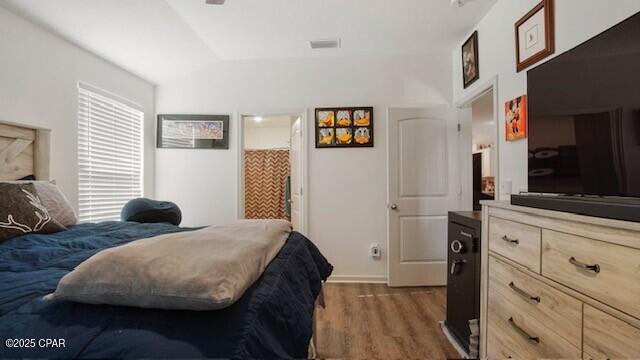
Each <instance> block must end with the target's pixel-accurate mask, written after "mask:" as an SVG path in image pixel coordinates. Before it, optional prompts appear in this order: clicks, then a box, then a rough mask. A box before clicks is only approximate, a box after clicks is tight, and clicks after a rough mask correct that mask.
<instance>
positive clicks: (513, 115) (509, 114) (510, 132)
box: [504, 95, 527, 141]
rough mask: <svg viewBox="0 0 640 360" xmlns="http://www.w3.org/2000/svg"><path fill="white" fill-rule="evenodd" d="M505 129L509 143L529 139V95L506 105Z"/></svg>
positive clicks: (510, 101)
mask: <svg viewBox="0 0 640 360" xmlns="http://www.w3.org/2000/svg"><path fill="white" fill-rule="evenodd" d="M504 114H505V118H504V128H505V136H506V140H507V141H514V140H520V139H526V138H527V95H522V96H520V97H517V98H515V99H513V100H509V101H507V102H506V103H505V104H504Z"/></svg>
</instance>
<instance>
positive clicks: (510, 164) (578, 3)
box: [451, 0, 640, 199]
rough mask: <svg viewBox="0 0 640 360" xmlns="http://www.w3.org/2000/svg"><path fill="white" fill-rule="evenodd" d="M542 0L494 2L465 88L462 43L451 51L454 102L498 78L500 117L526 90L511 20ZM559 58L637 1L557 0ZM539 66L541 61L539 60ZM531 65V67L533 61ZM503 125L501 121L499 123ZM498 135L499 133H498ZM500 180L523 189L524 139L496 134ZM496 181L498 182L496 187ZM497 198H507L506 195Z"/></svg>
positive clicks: (480, 30)
mask: <svg viewBox="0 0 640 360" xmlns="http://www.w3.org/2000/svg"><path fill="white" fill-rule="evenodd" d="M539 2H540V0H498V2H497V3H496V4H495V5H494V6H493V8H492V9H491V10H490V11H489V13H487V15H486V16H485V17H484V18H483V19H482V20H481V21H480V23H479V24H478V25H477V27H476V28H475V29H474V30H478V36H479V39H478V43H479V44H478V47H479V56H480V59H479V62H480V79H479V80H478V81H477V82H476V83H474V84H473V85H472V86H470V87H469V88H467V89H463V86H462V70H461V67H462V65H461V62H460V58H461V55H460V46H462V43H461V44H460V46H458V47H457V48H456V49H455V50H454V51H453V53H452V55H451V61H452V66H453V98H454V102H455V101H458V100H461V99H463V98H465V96H468V95H469V94H470V93H472V92H473V91H474V89H476V88H477V87H478V86H481V85H482V84H483V83H484V82H486V81H488V80H489V79H491V78H492V77H493V76H496V75H497V76H498V97H499V101H498V104H499V105H500V106H499V107H498V117H499V119H504V108H503V106H502V104H504V103H505V102H506V101H507V100H509V99H512V98H515V97H517V96H519V95H522V94H525V93H526V92H527V81H526V71H522V72H520V73H516V63H515V39H514V37H515V35H514V24H515V22H516V21H517V20H518V19H520V18H521V17H522V16H523V15H524V14H526V13H527V12H528V11H529V10H531V9H532V8H533V7H534V6H535V5H536V4H537V3H539ZM555 10H556V11H555V12H556V16H555V35H556V52H555V54H554V55H552V56H550V57H548V58H547V59H545V60H543V61H546V60H549V59H551V58H553V56H557V55H559V54H561V53H563V52H565V51H567V50H569V49H571V48H573V47H575V46H576V45H579V44H580V43H582V42H584V41H586V40H588V39H590V38H591V37H593V36H595V35H597V34H599V33H600V32H602V31H604V30H606V29H608V28H609V27H611V26H613V25H615V24H617V23H618V22H620V21H622V20H624V19H625V18H627V17H629V16H631V15H633V14H635V13H636V12H638V11H640V1H638V0H608V1H607V0H556V1H555ZM539 64H540V63H539ZM534 66H535V65H534ZM498 126H500V128H501V129H502V127H503V126H504V123H499V124H498ZM501 134H502V133H501ZM499 139H500V143H499V151H500V156H499V163H500V164H499V174H500V179H501V182H504V181H507V180H511V181H512V182H513V186H512V192H518V191H521V190H526V188H527V141H526V140H521V141H515V142H509V143H507V142H506V141H505V139H504V135H502V136H500V137H499ZM497 186H498V185H497V184H496V187H497ZM501 198H503V199H504V198H507V196H506V195H505V194H502V195H501Z"/></svg>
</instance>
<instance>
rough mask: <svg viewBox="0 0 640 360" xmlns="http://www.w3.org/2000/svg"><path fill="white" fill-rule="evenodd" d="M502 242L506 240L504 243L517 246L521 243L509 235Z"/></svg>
mask: <svg viewBox="0 0 640 360" xmlns="http://www.w3.org/2000/svg"><path fill="white" fill-rule="evenodd" d="M502 240H504V241H506V242H508V243H511V244H516V245H517V244H519V243H520V241H519V240H518V239H511V238H510V237H508V236H507V235H505V236H503V237H502Z"/></svg>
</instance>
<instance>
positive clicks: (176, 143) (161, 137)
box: [156, 115, 229, 149]
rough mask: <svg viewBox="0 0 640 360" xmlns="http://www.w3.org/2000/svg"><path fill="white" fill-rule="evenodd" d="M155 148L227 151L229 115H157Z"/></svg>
mask: <svg viewBox="0 0 640 360" xmlns="http://www.w3.org/2000/svg"><path fill="white" fill-rule="evenodd" d="M156 146H157V147H158V148H172V149H229V115H158V128H157V144H156Z"/></svg>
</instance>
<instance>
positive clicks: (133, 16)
mask: <svg viewBox="0 0 640 360" xmlns="http://www.w3.org/2000/svg"><path fill="white" fill-rule="evenodd" d="M495 2H496V0H473V1H470V2H469V3H467V5H465V6H464V7H461V8H459V7H455V6H451V5H450V0H227V1H226V3H225V4H224V5H205V0H0V6H4V7H5V8H7V9H9V10H12V11H13V12H15V13H18V14H20V15H22V16H24V17H26V18H28V19H30V20H31V21H34V22H36V23H38V24H40V25H42V26H44V27H45V28H47V29H48V30H50V31H52V32H54V33H57V34H59V35H61V36H62V37H64V38H66V39H67V40H69V41H71V42H73V43H75V44H77V45H79V46H81V47H84V48H86V49H87V50H89V51H91V52H93V53H95V54H97V55H99V56H101V57H104V58H106V59H107V60H109V61H111V62H113V63H115V64H117V65H119V66H121V67H123V68H125V69H127V70H129V71H131V72H133V73H135V74H138V75H140V76H141V77H143V78H145V79H147V80H150V81H151V82H154V83H156V84H157V83H162V82H166V81H168V80H171V79H173V78H176V77H179V76H182V75H184V74H186V73H190V72H193V71H195V70H197V69H198V68H200V67H203V66H205V65H207V64H209V63H212V62H215V61H221V60H239V59H265V58H292V57H312V56H359V55H366V56H376V55H378V56H380V55H393V54H428V53H431V54H433V53H449V52H450V51H451V50H452V49H453V47H454V46H457V44H459V42H460V41H461V40H462V39H463V37H464V36H466V35H467V34H468V32H469V31H470V30H471V28H472V27H473V25H474V24H476V23H478V22H479V20H480V19H481V18H482V17H483V16H484V14H486V13H487V11H488V10H489V9H490V7H491V6H492V5H493V4H494V3H495ZM332 38H339V39H341V43H342V47H341V48H340V49H320V50H311V49H310V47H309V41H310V40H316V39H332Z"/></svg>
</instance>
